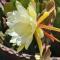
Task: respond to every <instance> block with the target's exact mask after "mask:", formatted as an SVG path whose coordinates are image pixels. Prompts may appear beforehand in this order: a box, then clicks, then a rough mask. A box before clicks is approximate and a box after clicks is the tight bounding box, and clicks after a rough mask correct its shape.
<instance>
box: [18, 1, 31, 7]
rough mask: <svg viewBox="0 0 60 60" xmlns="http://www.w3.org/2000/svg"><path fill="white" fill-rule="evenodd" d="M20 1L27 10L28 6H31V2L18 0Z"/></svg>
mask: <svg viewBox="0 0 60 60" xmlns="http://www.w3.org/2000/svg"><path fill="white" fill-rule="evenodd" d="M18 1H19V2H21V4H22V5H23V6H24V7H25V8H27V7H28V4H29V2H30V0H18Z"/></svg>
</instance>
